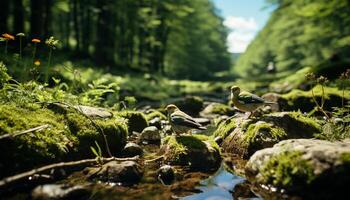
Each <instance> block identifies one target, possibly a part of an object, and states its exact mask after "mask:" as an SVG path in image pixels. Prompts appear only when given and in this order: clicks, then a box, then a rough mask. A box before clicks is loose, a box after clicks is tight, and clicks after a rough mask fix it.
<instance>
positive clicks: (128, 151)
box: [122, 142, 143, 157]
mask: <svg viewBox="0 0 350 200" xmlns="http://www.w3.org/2000/svg"><path fill="white" fill-rule="evenodd" d="M122 155H123V157H134V156H142V155H143V149H142V147H141V146H140V145H138V144H136V143H133V142H129V143H127V144H126V145H125V147H124V149H123V150H122Z"/></svg>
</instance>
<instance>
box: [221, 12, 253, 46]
mask: <svg viewBox="0 0 350 200" xmlns="http://www.w3.org/2000/svg"><path fill="white" fill-rule="evenodd" d="M224 25H225V26H226V27H228V28H229V29H230V30H231V32H230V33H229V35H228V37H227V44H228V51H229V52H232V53H242V52H244V51H245V50H246V48H247V46H248V45H249V43H250V42H251V41H252V40H253V39H254V37H255V35H256V33H257V31H258V24H257V22H256V20H255V19H254V18H244V17H234V16H229V17H227V18H226V19H225V21H224Z"/></svg>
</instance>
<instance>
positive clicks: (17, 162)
mask: <svg viewBox="0 0 350 200" xmlns="http://www.w3.org/2000/svg"><path fill="white" fill-rule="evenodd" d="M66 111H67V112H66V114H63V113H55V112H54V111H52V110H49V109H46V108H41V107H40V106H39V105H35V104H34V105H33V106H28V108H19V107H17V106H16V105H13V104H5V105H0V134H1V135H4V134H13V133H16V132H20V131H24V130H28V129H31V128H35V127H38V126H41V125H48V126H49V127H48V128H45V129H42V130H40V131H38V132H32V133H27V134H23V135H20V136H17V137H14V138H7V139H2V140H0V143H1V144H0V152H1V153H0V160H2V161H5V160H6V161H7V162H6V163H4V164H0V171H1V177H3V176H8V175H9V174H12V173H15V172H18V171H23V170H26V169H30V168H33V167H35V166H39V165H44V164H47V163H52V162H58V161H64V160H73V159H77V158H79V159H82V158H87V157H90V158H91V157H93V156H94V155H93V154H92V152H91V150H90V146H95V141H97V142H98V143H99V145H100V146H101V148H102V151H103V152H104V153H106V151H105V143H104V140H103V138H102V136H101V133H100V132H99V131H100V130H99V128H96V127H95V126H94V125H93V124H92V122H91V121H90V120H89V119H88V118H87V117H85V116H84V115H82V114H80V113H78V112H77V111H75V110H69V109H67V110H66ZM94 121H95V123H96V124H97V125H98V126H99V127H100V128H101V129H102V130H103V131H104V133H105V134H106V136H107V140H108V142H109V146H110V149H111V151H112V153H113V154H118V152H119V151H120V150H121V149H122V148H123V147H124V145H125V143H126V136H127V125H126V123H125V122H124V121H122V120H118V119H117V118H111V119H107V120H104V119H98V120H94Z"/></svg>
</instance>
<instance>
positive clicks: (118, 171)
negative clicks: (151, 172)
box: [90, 161, 143, 185]
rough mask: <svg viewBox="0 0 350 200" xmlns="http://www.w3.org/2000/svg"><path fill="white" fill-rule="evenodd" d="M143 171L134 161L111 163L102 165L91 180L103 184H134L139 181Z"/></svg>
mask: <svg viewBox="0 0 350 200" xmlns="http://www.w3.org/2000/svg"><path fill="white" fill-rule="evenodd" d="M142 175H143V170H142V168H141V166H140V165H139V164H138V163H137V162H135V161H124V162H118V161H111V162H108V163H106V164H104V165H102V167H101V169H99V170H98V171H97V173H93V175H92V176H90V177H91V178H95V179H97V180H100V181H103V182H113V183H122V184H126V185H129V184H134V183H137V182H139V181H140V180H141V178H142Z"/></svg>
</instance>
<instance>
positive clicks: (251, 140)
mask: <svg viewBox="0 0 350 200" xmlns="http://www.w3.org/2000/svg"><path fill="white" fill-rule="evenodd" d="M286 137H287V133H286V132H285V131H284V130H283V129H282V128H280V127H276V126H274V125H272V124H269V123H266V122H262V123H255V124H250V125H249V126H248V128H247V130H246V132H245V133H244V135H243V137H242V139H241V140H242V144H243V146H245V147H244V148H245V149H247V150H246V151H247V152H246V153H248V155H252V154H253V153H254V152H255V151H257V150H260V149H263V148H267V147H271V146H273V145H274V144H276V143H278V142H279V141H281V140H283V139H285V138H286Z"/></svg>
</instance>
